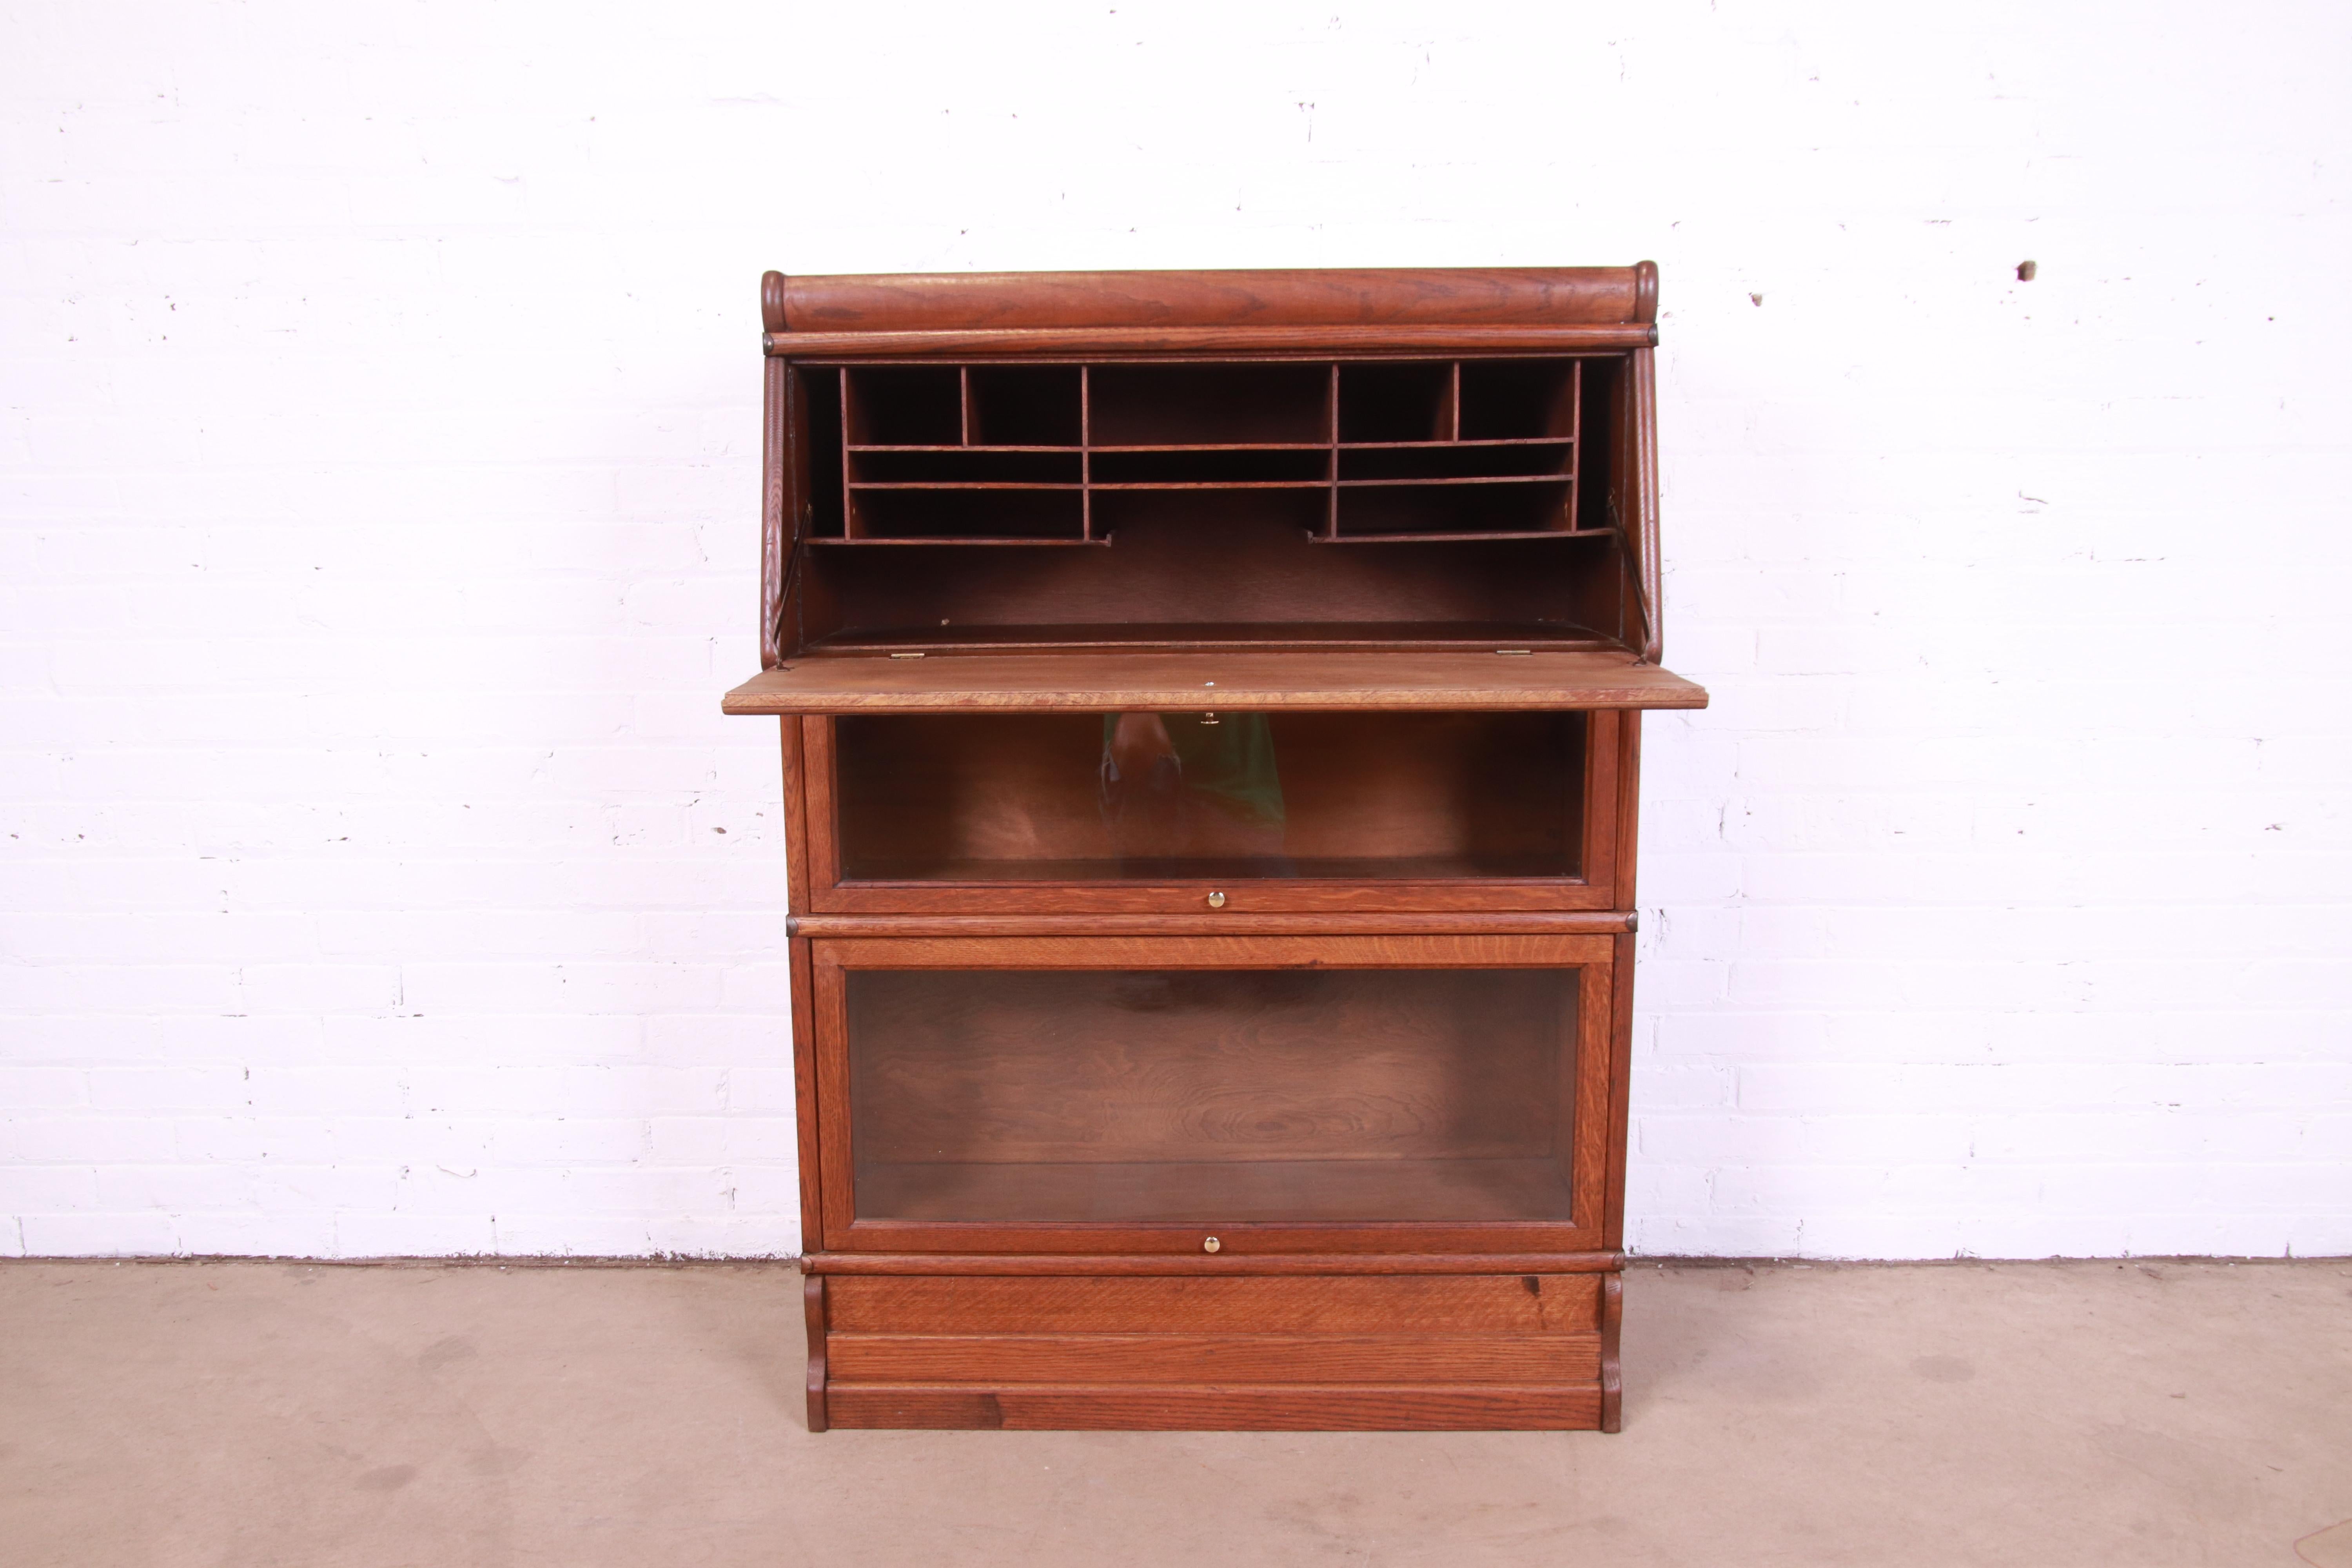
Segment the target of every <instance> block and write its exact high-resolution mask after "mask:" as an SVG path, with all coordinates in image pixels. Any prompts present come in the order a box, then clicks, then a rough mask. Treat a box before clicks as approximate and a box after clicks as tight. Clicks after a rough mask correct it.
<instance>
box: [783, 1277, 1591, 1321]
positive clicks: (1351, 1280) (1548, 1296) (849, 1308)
mask: <svg viewBox="0 0 2352 1568" xmlns="http://www.w3.org/2000/svg"><path fill="white" fill-rule="evenodd" d="M1059 1262H1060V1267H1061V1268H1064V1269H1065V1270H1066V1269H1067V1268H1069V1267H1070V1265H1069V1262H1068V1260H1067V1259H1062V1260H1059ZM1488 1267H1491V1264H1490V1265H1488ZM1610 1278H1614V1276H1613V1275H1612V1276H1610ZM1601 1279H1602V1277H1601V1276H1600V1275H1598V1274H1533V1273H1531V1274H1477V1275H1444V1274H1425V1275H1404V1276H1391V1277H1380V1276H1345V1275H1340V1276H1333V1275H1317V1276H1297V1275H1287V1276H1286V1275H1244V1276H1235V1277H1225V1278H1215V1277H1194V1278H1177V1277H1170V1276H1146V1277H1140V1278H1132V1279H1117V1278H1103V1277H1099V1276H1091V1275H1089V1276H1073V1275H1070V1274H1067V1273H1063V1274H1059V1275H1055V1276H1051V1277H1041V1278H1016V1277H1005V1276H989V1277H981V1278H955V1277H940V1276H936V1275H934V1276H925V1277H918V1278H908V1277H903V1276H899V1277H894V1276H888V1275H843V1276H840V1277H838V1278H835V1279H833V1280H832V1295H831V1297H830V1298H829V1300H830V1302H831V1311H832V1321H833V1326H834V1328H835V1330H836V1331H843V1332H854V1333H878V1334H957V1333H996V1334H1074V1333H1106V1334H1122V1333H1123V1334H1139V1333H1150V1332H1155V1331H1171V1332H1172V1331H1182V1332H1187V1333H1261V1334H1294V1335H1295V1334H1423V1335H1428V1334H1538V1335H1541V1334H1589V1333H1595V1332H1597V1331H1598V1326H1599V1318H1598V1316H1597V1312H1598V1304H1599V1302H1600V1300H1601Z"/></svg>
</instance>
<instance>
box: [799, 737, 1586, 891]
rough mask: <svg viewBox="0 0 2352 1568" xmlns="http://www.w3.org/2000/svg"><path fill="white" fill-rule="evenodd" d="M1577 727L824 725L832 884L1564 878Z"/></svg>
mask: <svg viewBox="0 0 2352 1568" xmlns="http://www.w3.org/2000/svg"><path fill="white" fill-rule="evenodd" d="M1586 717H1587V716H1586V715H1585V714H1582V713H1393V712H1388V713H1273V714H1268V713H1118V714H1095V715H1089V714H1066V713H1025V714H970V715H966V714H936V715H935V714H912V715H899V714H892V715H866V716H851V717H846V718H843V719H841V720H839V721H836V727H835V751H836V755H837V757H838V763H837V767H838V786H839V788H838V794H839V802H840V805H839V815H840V826H841V858H842V873H843V875H844V876H845V878H848V879H852V880H860V881H866V880H874V881H914V880H920V881H953V882H1031V881H1073V880H1099V879H1154V880H1165V879H1171V878H1184V879H1238V878H1244V877H1345V878H1404V877H1412V878H1460V877H1574V876H1577V875H1579V874H1580V857H1579V853H1578V851H1579V848H1580V842H1581V839H1582V830H1581V826H1580V813H1581V803H1582V795H1583V792H1582V788H1581V785H1582V783H1583V775H1584V748H1585V731H1586Z"/></svg>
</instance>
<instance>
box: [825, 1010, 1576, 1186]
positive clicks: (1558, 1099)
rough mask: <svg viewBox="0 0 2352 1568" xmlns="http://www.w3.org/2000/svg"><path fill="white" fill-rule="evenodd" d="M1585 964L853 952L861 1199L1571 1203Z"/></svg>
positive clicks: (851, 1048)
mask: <svg viewBox="0 0 2352 1568" xmlns="http://www.w3.org/2000/svg"><path fill="white" fill-rule="evenodd" d="M1577 985H1578V973H1577V971H1575V970H1572V969H1483V970H1480V969H1455V970H1438V969H1378V970H1373V969H1313V970H1306V969H1289V970H1179V971H1174V972H1150V971H1117V970H854V971H852V972H851V973H849V974H848V976H847V996H846V1003H847V1035H848V1054H849V1073H850V1120H851V1132H850V1152H851V1158H852V1161H853V1162H854V1164H855V1177H854V1189H855V1202H856V1208H857V1213H858V1215H859V1216H860V1217H862V1218H866V1219H911V1220H1040V1221H1061V1222H1073V1221H1076V1222H1118V1221H1152V1220H1160V1221H1174V1220H1200V1221H1204V1222H1215V1223H1219V1224H1233V1223H1236V1222H1240V1221H1244V1220H1281V1219H1288V1220H1305V1221H1342V1222H1344V1221H1384V1220H1386V1221H1436V1222H1461V1221H1471V1220H1539V1221H1554V1222H1558V1221H1565V1220H1567V1219H1568V1218H1569V1217H1570V1213H1571V1203H1570V1197H1571V1189H1572V1187H1573V1184H1574V1169H1575V1162H1574V1155H1575V1113H1574V1110H1575V1082H1576V1074H1575V1070H1574V1068H1575V1063H1576V1059H1577V1036H1578V1027H1577V1019H1578V1010H1579V997H1578V991H1577Z"/></svg>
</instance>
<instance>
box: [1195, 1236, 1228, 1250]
mask: <svg viewBox="0 0 2352 1568" xmlns="http://www.w3.org/2000/svg"><path fill="white" fill-rule="evenodd" d="M1223 1246H1224V1243H1223V1242H1222V1241H1219V1240H1218V1239H1217V1238H1216V1237H1209V1238H1208V1239H1207V1240H1206V1241H1203V1242H1202V1243H1201V1250H1202V1251H1203V1252H1214V1251H1216V1250H1217V1248H1219V1247H1223Z"/></svg>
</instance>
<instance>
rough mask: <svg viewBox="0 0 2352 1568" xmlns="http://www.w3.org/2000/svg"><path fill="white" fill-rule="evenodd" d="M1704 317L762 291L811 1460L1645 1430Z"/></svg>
mask: <svg viewBox="0 0 2352 1568" xmlns="http://www.w3.org/2000/svg"><path fill="white" fill-rule="evenodd" d="M1656 302H1657V272H1656V268H1654V267H1652V266H1650V265H1649V264H1647V263H1643V264H1642V265H1640V266H1638V267H1626V268H1561V269H1538V268H1528V269H1511V270H1455V271H1316V272H1164V273H1152V272H1129V273H1045V274H1027V275H1001V274H1000V275H960V276H895V277H824V278H814V277H800V278H789V279H788V278H786V277H784V276H782V275H781V274H778V273H770V274H768V275H767V277H766V279H764V280H763V283H762V290H761V308H762V312H763V315H764V318H765V321H764V324H765V328H766V335H765V347H766V395H765V421H766V426H765V465H764V474H765V490H764V500H763V509H762V510H763V523H762V527H763V540H764V548H763V551H762V564H761V595H760V643H761V666H762V668H761V672H760V673H759V674H758V675H757V676H755V677H753V678H752V679H751V680H749V681H747V682H746V683H745V684H743V685H742V686H740V687H738V688H737V689H735V690H733V691H731V692H730V693H729V694H728V697H727V700H726V710H727V711H728V712H730V713H738V714H765V715H771V716H774V717H777V718H779V719H780V720H781V721H782V756H783V800H784V808H785V823H786V835H787V842H786V853H785V858H784V868H783V875H784V879H785V882H786V885H787V887H788V889H789V905H790V915H789V920H788V921H787V924H786V930H787V931H788V933H789V937H788V940H789V942H790V946H791V952H792V963H793V982H794V984H793V997H794V1000H793V1060H794V1063H795V1068H796V1072H797V1081H798V1088H799V1126H800V1142H801V1202H802V1224H803V1232H804V1235H805V1237H806V1244H805V1258H804V1259H803V1268H804V1270H805V1279H804V1289H805V1292H806V1305H807V1322H808V1340H809V1380H808V1411H809V1425H810V1426H811V1428H812V1429H814V1430H823V1429H824V1428H825V1427H826V1426H990V1427H995V1426H1007V1427H1263V1428H1332V1427H1402V1428H1415V1427H1417V1428H1442V1427H1565V1428H1574V1427H1599V1428H1601V1429H1604V1430H1614V1429H1615V1428H1616V1427H1617V1426H1618V1423H1619V1418H1620V1415H1619V1411H1620V1396H1619V1387H1620V1379H1619V1374H1618V1362H1617V1329H1618V1319H1619V1299H1620V1298H1619V1284H1620V1278H1621V1268H1622V1258H1621V1254H1620V1251H1619V1248H1620V1247H1621V1246H1622V1207H1623V1193H1624V1171H1625V1130H1626V1059H1627V1053H1628V1043H1629V1038H1630V1034H1631V1028H1632V1006H1633V929H1634V912H1633V911H1634V908H1635V905H1634V898H1633V844H1634V814H1635V805H1636V802H1637V800H1638V798H1639V794H1640V789H1639V782H1640V751H1641V748H1640V729H1641V715H1642V711H1643V710H1644V709H1649V708H1696V707H1701V706H1704V705H1705V703H1706V693H1705V692H1703V691H1702V690H1700V689H1698V688H1697V687H1696V686H1693V685H1691V684H1690V683H1689V682H1687V681H1685V680H1683V679H1679V678H1677V677H1675V676H1674V675H1672V674H1670V673H1668V672H1667V671H1666V670H1665V669H1664V668H1662V667H1661V666H1660V664H1659V653H1660V626H1659V612H1660V605H1659V560H1658V519H1657V485H1656V454H1655V435H1654V390H1653V389H1654V370H1653V367H1652V349H1653V345H1654V342H1655V340H1656V329H1655V327H1654V321H1655V319H1656Z"/></svg>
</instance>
